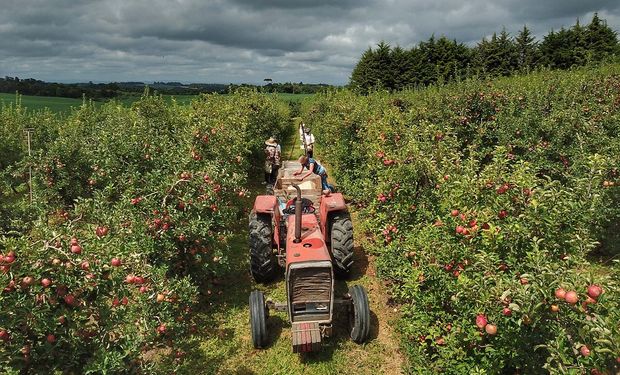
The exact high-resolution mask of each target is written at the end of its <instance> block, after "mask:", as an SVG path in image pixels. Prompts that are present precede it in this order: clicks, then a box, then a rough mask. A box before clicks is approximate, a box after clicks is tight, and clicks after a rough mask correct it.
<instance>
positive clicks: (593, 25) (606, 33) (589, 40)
mask: <svg viewBox="0 0 620 375" xmlns="http://www.w3.org/2000/svg"><path fill="white" fill-rule="evenodd" d="M585 39H586V44H587V48H588V50H589V51H590V56H591V59H592V60H594V61H600V60H603V59H605V58H607V57H608V56H610V55H612V54H614V53H616V52H617V49H618V35H617V34H616V32H615V31H613V30H612V29H611V28H610V27H609V26H607V22H605V21H602V20H601V19H600V18H599V16H598V13H594V17H592V21H591V22H590V24H588V26H587V27H586V30H585Z"/></svg>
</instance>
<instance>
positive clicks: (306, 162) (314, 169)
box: [293, 155, 334, 196]
mask: <svg viewBox="0 0 620 375" xmlns="http://www.w3.org/2000/svg"><path fill="white" fill-rule="evenodd" d="M297 161H298V162H299V163H300V164H301V169H300V170H299V171H297V172H295V173H293V176H299V175H300V174H301V173H302V172H303V171H304V168H307V169H308V173H306V174H305V175H304V176H301V177H299V180H300V181H303V180H304V178H306V177H308V176H310V175H311V174H313V173H314V174H317V175H319V176H321V188H322V189H323V190H322V192H323V194H324V195H325V196H329V195H330V194H331V192H332V191H333V189H334V188H333V187H332V186H331V185H330V184H328V183H327V169H325V167H323V166H322V165H321V164H319V163H318V162H317V161H316V160H314V159H313V158H310V157H307V156H305V155H302V156H300V157H299V159H297Z"/></svg>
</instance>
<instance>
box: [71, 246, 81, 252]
mask: <svg viewBox="0 0 620 375" xmlns="http://www.w3.org/2000/svg"><path fill="white" fill-rule="evenodd" d="M71 252H72V253H73V254H81V253H82V247H81V246H80V245H78V244H75V245H71Z"/></svg>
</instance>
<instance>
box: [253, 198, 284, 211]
mask: <svg viewBox="0 0 620 375" xmlns="http://www.w3.org/2000/svg"><path fill="white" fill-rule="evenodd" d="M254 211H255V212H256V213H257V214H270V215H273V214H274V213H276V212H278V200H277V199H276V197H275V196H274V195H259V196H258V197H256V200H255V201H254Z"/></svg>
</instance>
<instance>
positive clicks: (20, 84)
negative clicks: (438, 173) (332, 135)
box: [0, 77, 330, 100]
mask: <svg viewBox="0 0 620 375" xmlns="http://www.w3.org/2000/svg"><path fill="white" fill-rule="evenodd" d="M147 87H148V88H150V89H152V90H154V91H156V92H157V93H160V94H164V95H198V94H201V93H220V94H226V93H229V92H233V91H235V90H237V89H238V88H241V87H250V88H255V89H257V90H258V91H261V92H277V93H287V94H314V93H317V92H320V91H324V90H326V89H327V88H329V87H330V86H329V85H326V84H305V83H302V82H299V83H290V82H287V83H269V84H267V85H264V86H258V85H249V84H229V85H226V84H221V83H189V84H185V83H181V82H153V83H145V82H110V83H93V82H85V83H54V82H45V81H41V80H37V79H34V78H26V79H21V78H19V77H4V78H0V93H8V94H14V93H15V92H19V93H20V94H22V95H33V96H47V97H64V98H76V99H81V98H82V97H86V98H88V99H94V100H105V99H111V98H116V97H120V96H136V95H140V94H141V93H142V92H144V90H145V88H147Z"/></svg>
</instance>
